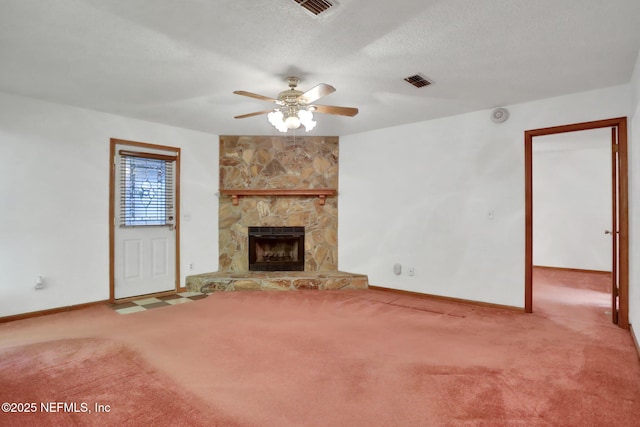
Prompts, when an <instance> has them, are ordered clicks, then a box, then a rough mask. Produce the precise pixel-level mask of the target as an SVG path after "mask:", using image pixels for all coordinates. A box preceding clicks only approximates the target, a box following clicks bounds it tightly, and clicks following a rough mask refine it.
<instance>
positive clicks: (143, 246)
mask: <svg viewBox="0 0 640 427" xmlns="http://www.w3.org/2000/svg"><path fill="white" fill-rule="evenodd" d="M176 161H177V156H176V153H175V152H171V151H163V150H154V149H148V148H146V147H145V148H144V151H142V150H140V151H137V150H135V149H132V147H130V146H126V145H116V150H115V159H114V163H115V174H114V176H115V182H114V190H115V191H114V192H113V193H114V200H113V203H114V206H115V209H114V218H113V220H114V255H113V256H114V259H113V262H114V266H113V268H114V298H115V299H121V298H128V297H133V296H138V295H146V294H151V293H158V292H164V291H171V290H175V289H176V283H177V281H176V231H175V217H176V214H175V206H176V182H175V181H176V180H175V179H174V171H175V170H176V165H175V163H176Z"/></svg>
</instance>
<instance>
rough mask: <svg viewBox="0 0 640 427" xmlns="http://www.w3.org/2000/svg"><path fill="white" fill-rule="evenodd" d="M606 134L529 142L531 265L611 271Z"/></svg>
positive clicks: (608, 139)
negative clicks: (531, 166)
mask: <svg viewBox="0 0 640 427" xmlns="http://www.w3.org/2000/svg"><path fill="white" fill-rule="evenodd" d="M611 181H612V180H611V130H610V129H593V130H588V131H581V132H570V133H563V134H556V135H544V136H537V137H535V138H533V265H538V266H547V267H563V268H576V269H582V270H599V271H611V247H612V238H611V235H605V234H604V230H611V224H612V220H611V218H612V215H611V213H612V210H611V194H612V190H611V184H612V182H611Z"/></svg>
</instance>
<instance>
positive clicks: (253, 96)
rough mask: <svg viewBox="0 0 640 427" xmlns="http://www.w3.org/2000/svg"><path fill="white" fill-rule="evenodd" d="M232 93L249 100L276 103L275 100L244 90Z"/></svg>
mask: <svg viewBox="0 0 640 427" xmlns="http://www.w3.org/2000/svg"><path fill="white" fill-rule="evenodd" d="M233 93H235V94H236V95H242V96H248V97H249V98H256V99H261V100H262V101H268V102H277V101H278V100H277V99H274V98H269V97H268V96H264V95H258V94H257V93H251V92H247V91H244V90H234V91H233Z"/></svg>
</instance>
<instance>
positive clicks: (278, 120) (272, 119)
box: [267, 110, 289, 133]
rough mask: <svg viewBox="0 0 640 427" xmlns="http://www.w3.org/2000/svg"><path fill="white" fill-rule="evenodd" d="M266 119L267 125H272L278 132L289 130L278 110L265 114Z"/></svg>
mask: <svg viewBox="0 0 640 427" xmlns="http://www.w3.org/2000/svg"><path fill="white" fill-rule="evenodd" d="M267 118H268V119H269V123H271V124H272V125H273V127H275V128H276V129H278V130H279V131H280V132H282V133H285V132H286V131H288V130H289V129H288V128H287V126H286V125H285V123H284V114H282V111H280V110H274V111H272V112H270V113H269V114H267Z"/></svg>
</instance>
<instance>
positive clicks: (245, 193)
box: [220, 188, 338, 206]
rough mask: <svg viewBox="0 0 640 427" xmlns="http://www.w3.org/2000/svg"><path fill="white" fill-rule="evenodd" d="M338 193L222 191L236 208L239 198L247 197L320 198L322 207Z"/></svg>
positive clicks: (328, 190) (317, 190) (312, 190)
mask: <svg viewBox="0 0 640 427" xmlns="http://www.w3.org/2000/svg"><path fill="white" fill-rule="evenodd" d="M337 193H338V191H337V190H335V189H333V188H305V189H291V188H264V189H260V190H220V194H226V195H228V196H231V202H232V203H233V205H234V206H237V205H238V198H239V197H245V196H311V197H319V198H320V205H324V202H325V199H326V198H327V197H330V196H335V195H336V194H337Z"/></svg>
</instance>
